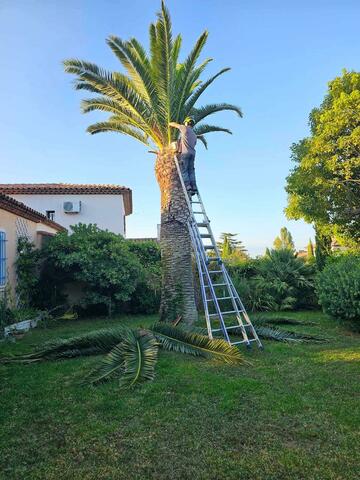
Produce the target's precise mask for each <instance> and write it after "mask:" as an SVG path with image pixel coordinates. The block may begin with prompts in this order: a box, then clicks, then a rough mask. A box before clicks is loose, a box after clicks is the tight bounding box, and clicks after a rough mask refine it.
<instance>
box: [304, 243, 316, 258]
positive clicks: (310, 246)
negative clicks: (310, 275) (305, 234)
mask: <svg viewBox="0 0 360 480" xmlns="http://www.w3.org/2000/svg"><path fill="white" fill-rule="evenodd" d="M306 257H307V258H306V259H307V261H308V262H312V261H313V260H314V258H315V254H314V245H313V243H312V241H311V238H310V239H309V243H308V244H307V256H306Z"/></svg>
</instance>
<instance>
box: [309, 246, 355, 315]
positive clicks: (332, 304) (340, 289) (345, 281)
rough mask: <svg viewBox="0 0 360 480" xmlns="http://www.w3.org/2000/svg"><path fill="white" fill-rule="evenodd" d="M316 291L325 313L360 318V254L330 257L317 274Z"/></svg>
mask: <svg viewBox="0 0 360 480" xmlns="http://www.w3.org/2000/svg"><path fill="white" fill-rule="evenodd" d="M316 291H317V294H318V297H319V303H320V304H321V305H322V308H323V310H324V312H325V313H328V314H329V315H332V316H333V317H338V318H343V319H348V320H357V321H359V320H360V255H359V254H348V255H341V256H339V257H334V258H329V260H328V261H327V263H326V265H325V267H324V269H323V271H322V272H320V273H319V274H318V276H317V281H316Z"/></svg>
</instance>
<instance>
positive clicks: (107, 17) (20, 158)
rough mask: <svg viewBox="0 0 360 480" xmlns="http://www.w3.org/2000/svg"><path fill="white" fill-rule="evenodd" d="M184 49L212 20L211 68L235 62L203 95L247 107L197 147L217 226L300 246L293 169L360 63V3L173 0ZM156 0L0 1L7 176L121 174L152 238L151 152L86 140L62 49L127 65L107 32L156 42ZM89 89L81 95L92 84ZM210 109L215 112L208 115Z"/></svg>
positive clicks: (112, 178) (257, 239) (250, 240)
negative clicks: (312, 116) (283, 235)
mask: <svg viewBox="0 0 360 480" xmlns="http://www.w3.org/2000/svg"><path fill="white" fill-rule="evenodd" d="M167 5H168V7H169V8H170V11H171V15H172V20H173V31H174V33H178V32H181V33H182V34H183V40H184V41H183V57H184V56H185V54H186V53H187V52H188V51H189V49H190V48H191V46H192V45H193V43H194V42H195V40H196V38H197V37H198V36H199V35H200V33H201V32H202V31H203V30H204V29H208V30H209V32H210V36H209V41H208V43H207V45H206V47H205V50H204V55H203V58H205V57H207V56H211V57H213V58H214V62H212V63H211V64H210V66H209V69H208V75H211V74H212V73H215V71H217V70H219V69H221V68H222V67H226V66H230V67H232V70H231V71H230V72H229V73H227V74H225V75H224V76H223V77H221V78H220V79H219V80H218V81H217V83H214V84H213V86H212V87H210V88H209V90H208V93H207V94H206V95H204V98H203V102H206V103H210V102H222V101H225V102H229V103H235V104H237V105H239V106H240V107H241V108H242V109H243V112H244V118H243V119H239V118H238V117H236V116H235V114H233V113H231V112H227V113H221V114H218V116H217V118H216V117H215V116H214V117H212V121H211V123H215V124H219V125H222V126H226V127H228V128H230V129H232V130H233V133H234V134H233V135H232V136H229V135H226V134H222V133H212V134H209V135H208V142H209V150H208V151H205V149H204V148H203V147H202V145H199V147H198V149H197V159H196V165H197V177H198V184H199V187H200V191H201V193H202V196H203V199H204V201H205V204H206V208H207V211H208V215H209V217H210V218H211V220H212V226H213V229H214V232H215V234H216V236H218V235H219V234H220V233H221V232H224V231H225V232H233V233H238V234H239V239H241V240H242V241H243V242H244V244H245V246H246V247H247V249H248V250H249V252H250V253H251V254H252V255H257V254H261V253H263V252H264V249H265V247H266V246H270V245H271V244H272V242H273V240H274V237H275V236H276V235H278V233H279V230H280V228H281V227H282V226H287V227H288V228H289V229H290V231H291V232H292V234H293V237H294V240H295V243H296V246H297V248H304V247H305V245H306V244H307V242H308V239H309V237H310V236H311V237H313V230H312V228H311V226H309V225H306V224H305V223H304V222H301V221H299V222H294V221H292V222H288V221H287V220H286V219H285V216H284V213H283V209H284V207H285V205H286V193H285V191H284V184H285V177H286V176H287V174H288V172H289V170H290V168H291V167H292V165H291V161H290V155H289V147H290V145H291V144H292V143H293V142H295V141H297V140H298V139H300V138H302V137H304V136H306V135H307V133H308V125H307V118H308V114H309V112H310V110H311V109H312V108H313V107H314V106H316V105H318V104H319V103H320V102H321V100H322V98H323V96H324V94H325V91H326V86H327V82H328V81H329V80H331V79H332V78H333V77H335V76H337V75H339V74H340V73H341V70H342V69H343V68H347V69H349V70H352V69H353V70H359V67H360V65H359V63H360V56H359V46H360V45H359V43H360V42H359V24H360V2H359V1H357V0H353V1H350V0H313V1H310V0H302V1H301V2H295V1H288V0H287V1H277V0H273V1H268V0H192V1H191V0H181V1H180V0H168V1H167ZM159 6H160V1H159V0H132V1H128V0H126V1H125V0H116V1H115V0H102V1H101V2H100V1H98V0H61V1H59V0H0V22H1V28H0V64H1V76H0V95H1V116H0V132H1V134H0V135H1V137H0V138H1V150H0V152H1V164H0V165H1V167H0V171H1V177H0V182H1V183H5V182H9V183H10V182H11V183H15V182H17V183H19V182H29V183H30V182H34V183H38V182H69V183H106V184H107V183H114V184H120V185H125V186H127V187H130V188H132V190H133V203H134V213H133V214H132V215H131V216H130V217H128V218H127V233H128V237H146V236H156V225H157V223H159V191H158V186H157V184H156V181H155V177H154V171H153V168H154V158H153V155H150V154H148V153H147V149H146V147H144V146H143V145H141V144H138V143H137V142H136V141H135V140H133V139H131V138H128V137H125V136H121V135H119V134H100V135H95V136H90V135H88V134H87V133H86V132H85V129H86V126H87V125H88V124H89V123H92V122H94V121H96V120H98V119H100V118H102V115H101V114H100V113H96V112H94V113H91V114H87V115H82V114H81V113H80V109H79V103H80V99H81V98H82V97H83V96H84V93H81V92H76V91H75V90H74V89H73V88H72V86H71V81H72V78H71V76H69V75H67V74H65V73H64V72H63V69H62V65H61V61H62V59H65V58H69V57H78V58H81V59H85V60H90V61H93V62H95V63H97V64H99V65H101V66H103V67H105V68H107V69H118V63H117V60H116V58H115V57H114V55H113V54H112V52H111V51H110V49H109V47H108V46H107V45H106V44H105V38H106V37H107V36H108V35H109V34H116V35H118V36H120V37H122V38H124V39H127V38H128V37H130V36H134V37H136V38H138V39H139V40H140V41H141V42H143V43H144V44H145V45H146V46H147V45H148V26H149V24H150V22H151V21H153V20H154V19H155V13H156V12H157V11H158V10H159ZM85 95H86V94H85ZM210 119H211V117H210V118H209V120H210Z"/></svg>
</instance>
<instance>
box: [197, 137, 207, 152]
mask: <svg viewBox="0 0 360 480" xmlns="http://www.w3.org/2000/svg"><path fill="white" fill-rule="evenodd" d="M197 138H198V139H199V140H200V142H201V143H202V144H203V145H204V147H205V148H206V150H207V148H208V143H207V140H206V138H205V137H204V135H197Z"/></svg>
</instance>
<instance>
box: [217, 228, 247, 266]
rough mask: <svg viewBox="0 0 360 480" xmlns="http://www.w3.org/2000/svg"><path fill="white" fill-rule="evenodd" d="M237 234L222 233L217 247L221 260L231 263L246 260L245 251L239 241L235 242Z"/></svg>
mask: <svg viewBox="0 0 360 480" xmlns="http://www.w3.org/2000/svg"><path fill="white" fill-rule="evenodd" d="M237 236H238V234H237V233H226V232H224V233H222V234H221V236H220V242H218V243H217V246H218V248H219V251H220V255H221V258H222V259H223V260H227V261H228V262H231V263H236V262H238V261H243V260H245V259H246V258H248V254H247V250H246V248H245V247H244V245H243V242H242V241H241V240H237V238H236V237H237Z"/></svg>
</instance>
